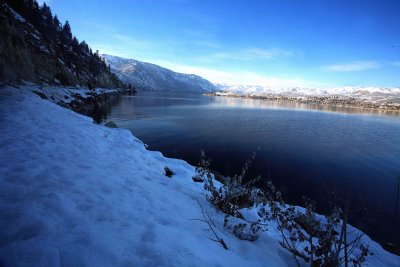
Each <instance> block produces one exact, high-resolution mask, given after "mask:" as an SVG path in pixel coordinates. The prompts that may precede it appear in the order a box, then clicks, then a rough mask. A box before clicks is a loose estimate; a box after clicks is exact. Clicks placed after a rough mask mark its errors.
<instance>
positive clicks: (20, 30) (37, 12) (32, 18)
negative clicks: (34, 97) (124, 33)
mask: <svg viewBox="0 0 400 267" xmlns="http://www.w3.org/2000/svg"><path fill="white" fill-rule="evenodd" d="M0 25H1V27H0V82H2V83H21V82H24V81H25V82H26V81H29V82H34V83H38V84H53V85H70V86H85V87H86V86H88V87H109V88H110V87H111V88H116V87H122V85H123V84H122V82H121V81H120V80H119V79H118V78H117V77H116V76H115V75H114V74H112V73H111V72H110V70H109V68H108V67H107V65H106V63H105V62H104V60H103V59H102V58H101V57H100V56H99V54H98V52H93V51H92V50H91V48H89V46H88V44H86V43H85V41H82V42H79V41H78V39H77V38H76V37H75V36H73V35H72V32H71V28H70V25H69V23H68V21H67V22H65V23H64V24H61V23H60V21H59V20H58V18H57V16H53V14H52V12H51V10H50V8H49V6H47V5H46V4H43V5H42V6H40V5H39V4H38V3H37V1H35V0H4V1H0Z"/></svg>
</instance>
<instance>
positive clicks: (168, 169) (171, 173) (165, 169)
mask: <svg viewBox="0 0 400 267" xmlns="http://www.w3.org/2000/svg"><path fill="white" fill-rule="evenodd" d="M164 171H165V173H164V174H165V176H167V177H172V175H174V173H173V172H172V171H171V170H170V168H168V167H165V168H164Z"/></svg>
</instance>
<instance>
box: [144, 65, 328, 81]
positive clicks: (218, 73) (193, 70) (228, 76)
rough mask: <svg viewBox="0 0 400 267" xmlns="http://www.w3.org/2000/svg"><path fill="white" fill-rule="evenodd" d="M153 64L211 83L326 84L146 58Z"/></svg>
mask: <svg viewBox="0 0 400 267" xmlns="http://www.w3.org/2000/svg"><path fill="white" fill-rule="evenodd" d="M147 61H148V62H151V63H153V64H157V65H160V66H162V67H165V68H168V69H171V70H173V71H176V72H181V73H187V74H196V75H199V76H201V77H204V78H206V79H208V80H209V81H211V82H213V83H221V84H230V85H255V86H257V85H260V86H262V85H268V86H301V87H322V86H328V85H327V84H321V83H320V82H316V81H310V80H306V79H303V78H301V77H289V76H288V77H274V76H267V75H262V74H258V73H254V72H249V71H240V70H219V69H213V68H206V67H198V66H188V65H183V64H177V63H174V62H170V61H162V60H147Z"/></svg>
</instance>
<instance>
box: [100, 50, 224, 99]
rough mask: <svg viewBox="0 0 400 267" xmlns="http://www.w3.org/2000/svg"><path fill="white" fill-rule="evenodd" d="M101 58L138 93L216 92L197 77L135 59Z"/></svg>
mask: <svg viewBox="0 0 400 267" xmlns="http://www.w3.org/2000/svg"><path fill="white" fill-rule="evenodd" d="M102 57H103V58H104V59H105V61H106V63H108V64H110V66H111V72H113V73H114V74H116V75H117V76H118V78H120V79H121V80H122V81H123V82H124V83H126V84H132V86H134V87H135V88H136V89H138V90H139V91H163V92H191V93H206V92H214V91H217V90H218V89H217V88H216V87H215V86H214V85H213V84H212V83H211V82H209V81H207V80H206V79H204V78H202V77H200V76H197V75H193V74H184V73H177V72H173V71H171V70H169V69H166V68H163V67H160V66H157V65H154V64H150V63H146V62H141V61H138V60H135V59H126V58H121V57H117V56H110V55H102Z"/></svg>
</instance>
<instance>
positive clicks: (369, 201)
mask: <svg viewBox="0 0 400 267" xmlns="http://www.w3.org/2000/svg"><path fill="white" fill-rule="evenodd" d="M332 111H333V112H332ZM107 116H108V117H107V119H106V120H107V121H110V120H112V121H114V122H115V123H116V124H117V125H118V126H119V127H122V128H127V129H129V130H131V131H132V133H133V134H134V135H135V136H137V137H138V138H140V139H141V140H143V142H144V143H146V144H147V145H148V146H149V149H151V150H159V151H161V152H162V153H163V154H164V155H165V156H168V157H174V158H181V159H184V160H186V161H188V162H189V163H191V164H193V165H196V164H197V163H198V161H199V155H200V150H201V149H203V150H205V152H206V154H207V156H208V157H210V158H212V166H211V168H212V169H214V170H216V171H217V172H220V173H222V174H225V175H232V174H234V173H238V172H239V171H240V169H241V167H242V166H243V163H244V162H245V161H246V159H248V158H249V157H250V156H251V154H252V152H256V153H257V156H256V159H255V161H254V163H253V165H252V167H251V168H250V170H249V178H252V177H254V176H256V175H262V176H263V177H266V178H267V177H268V176H269V175H268V172H269V173H270V177H271V178H272V181H273V182H274V184H276V185H277V186H278V187H279V188H280V190H281V191H282V192H283V193H284V195H285V196H286V199H287V200H289V202H292V203H295V204H300V205H301V204H302V202H301V196H303V195H306V196H308V197H310V198H312V199H314V200H317V202H319V203H323V200H324V198H325V197H326V195H327V192H328V191H330V190H332V189H333V188H335V191H337V192H339V193H341V194H345V195H347V196H348V197H349V198H350V199H351V203H352V206H353V207H354V208H357V210H358V211H360V210H361V209H360V207H361V208H367V210H364V209H362V211H361V212H358V213H357V215H356V216H355V218H353V224H356V223H357V222H358V221H362V222H363V223H370V221H369V219H372V223H371V224H369V228H368V229H367V232H368V233H369V234H370V235H371V236H372V237H373V238H375V239H378V240H380V241H388V240H390V239H393V237H394V236H396V235H399V234H400V227H399V225H400V214H399V215H398V216H397V217H398V218H397V219H395V218H394V209H395V200H396V188H397V178H398V177H399V176H400V116H398V115H397V116H394V115H393V114H390V113H387V114H385V115H384V114H383V113H382V112H381V113H379V112H370V113H367V112H366V111H363V110H358V109H349V108H341V107H327V106H318V105H305V104H294V103H289V104H287V103H286V104H285V103H276V102H269V101H264V100H252V99H239V98H225V97H209V96H199V95H185V96H182V95H168V96H161V95H152V94H141V95H138V96H123V97H120V98H119V99H117V100H115V102H114V103H113V105H112V107H111V109H110V110H109V112H108V115H107ZM261 186H262V185H261ZM319 208H320V211H322V210H323V209H322V205H319ZM398 213H400V211H399V212H398Z"/></svg>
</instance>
